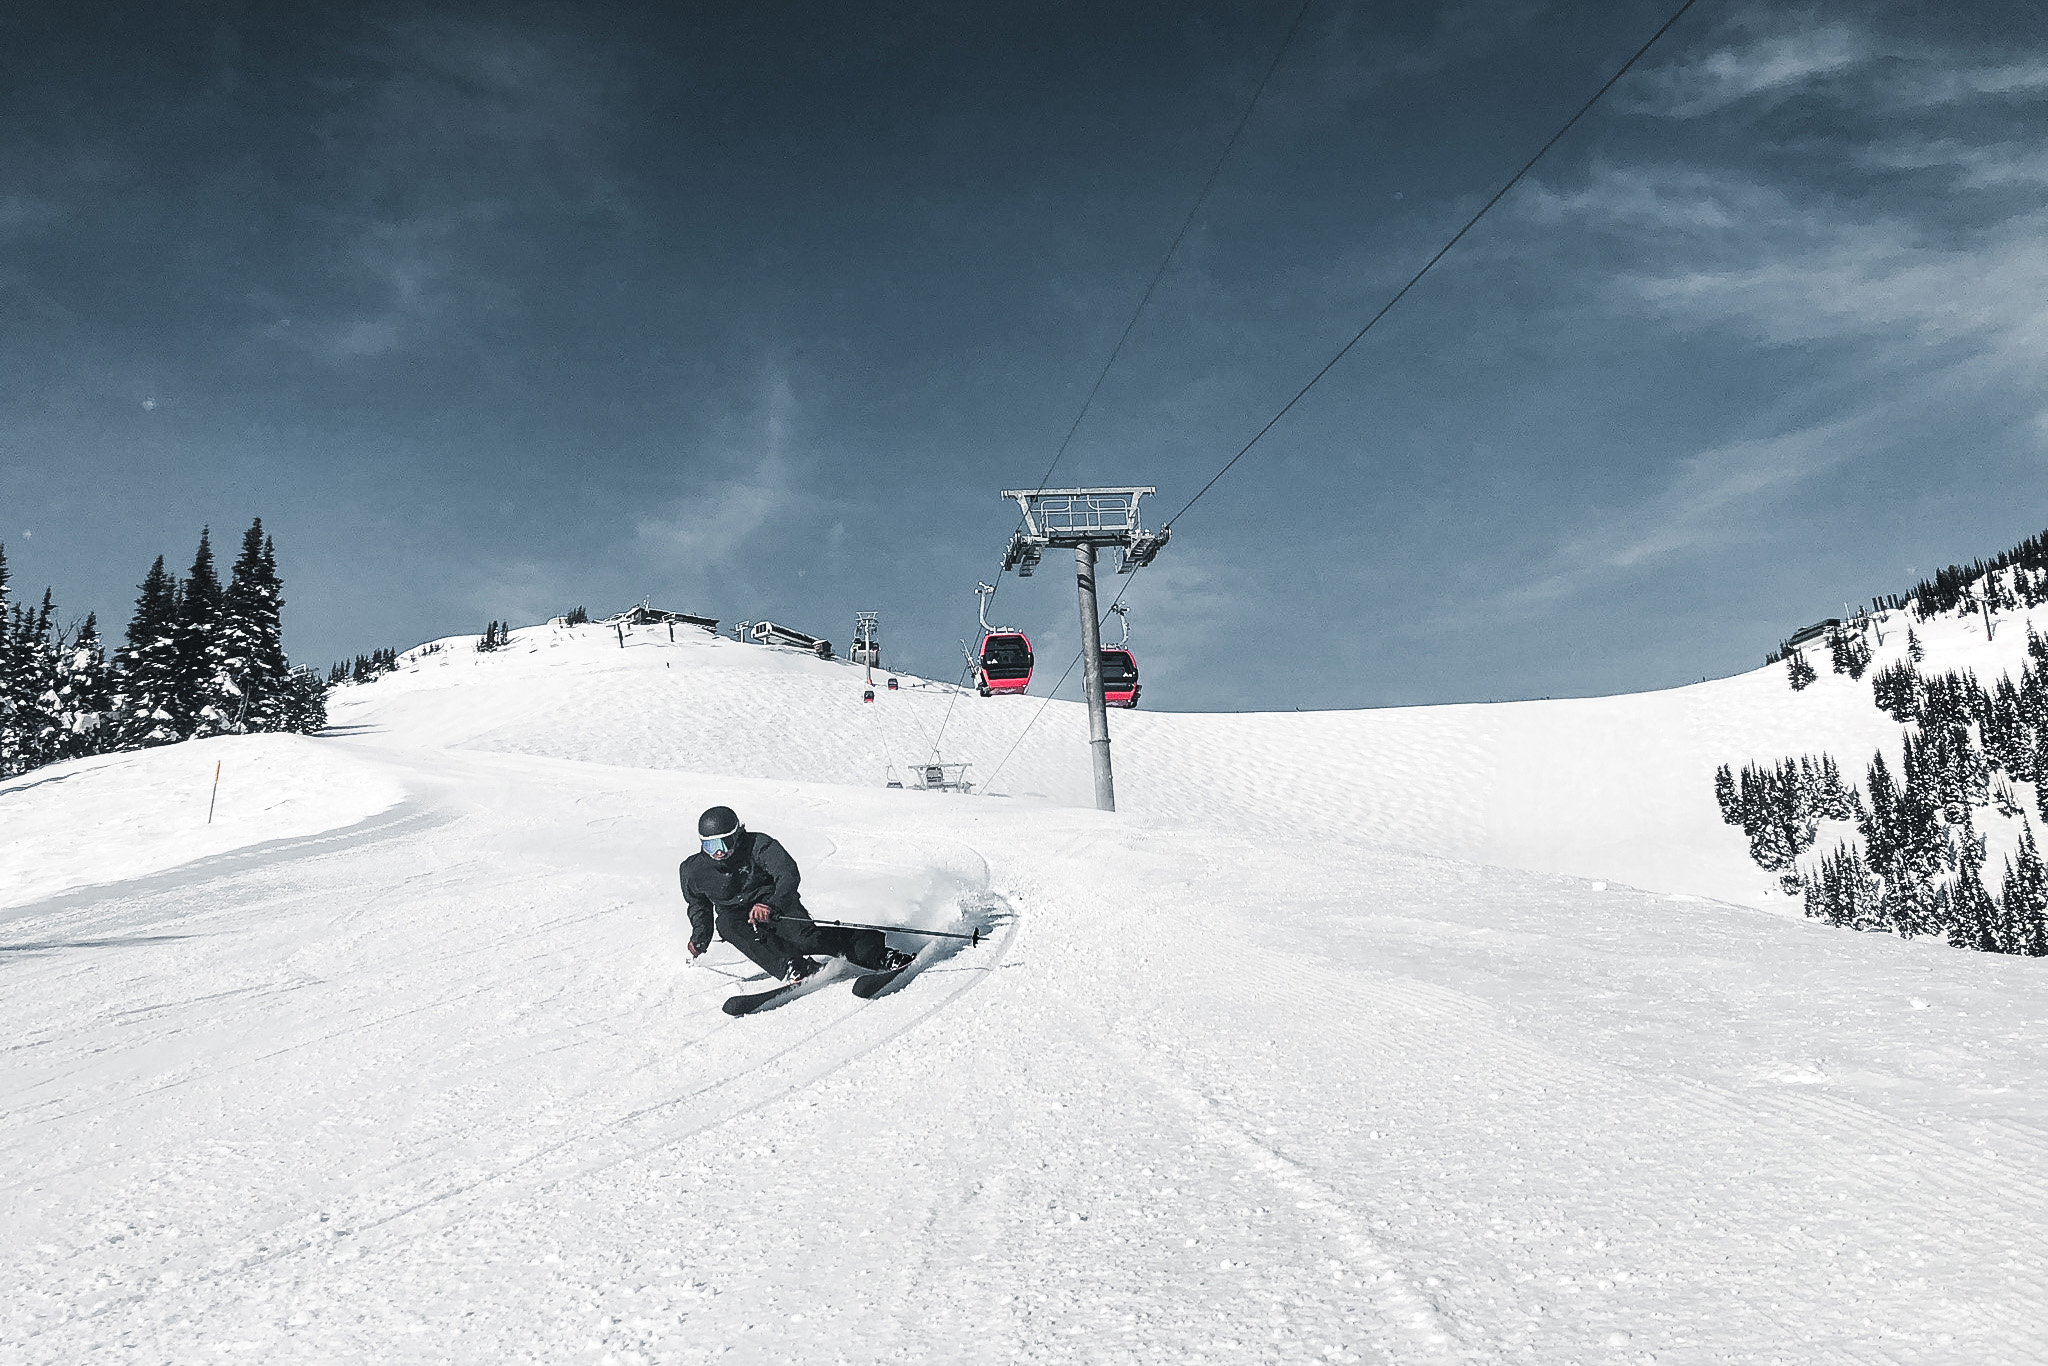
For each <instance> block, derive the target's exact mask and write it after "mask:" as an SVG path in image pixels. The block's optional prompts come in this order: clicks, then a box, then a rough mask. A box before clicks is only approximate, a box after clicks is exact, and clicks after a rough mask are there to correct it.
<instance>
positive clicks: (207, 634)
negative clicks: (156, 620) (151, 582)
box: [172, 527, 236, 736]
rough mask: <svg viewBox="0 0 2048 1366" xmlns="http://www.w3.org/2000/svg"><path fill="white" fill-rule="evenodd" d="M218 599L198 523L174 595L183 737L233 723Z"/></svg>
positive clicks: (204, 531)
mask: <svg viewBox="0 0 2048 1366" xmlns="http://www.w3.org/2000/svg"><path fill="white" fill-rule="evenodd" d="M221 597H222V594H221V587H220V575H219V574H218V573H217V572H216V571H215V570H214V567H213V542H212V534H211V531H210V529H209V528H206V527H201V528H200V529H199V549H198V550H197V551H196V552H195V553H194V554H193V556H192V571H191V573H189V574H188V575H186V578H185V582H184V585H183V586H182V588H181V589H180V591H179V594H178V629H177V637H176V639H177V646H178V695H177V703H176V705H175V706H174V707H173V709H172V712H173V714H174V715H175V716H176V717H177V718H178V729H179V733H180V734H181V735H183V736H201V735H219V734H221V733H223V732H225V731H228V730H231V729H233V726H234V703H235V700H236V699H235V698H234V696H233V694H232V693H230V692H228V691H227V689H226V688H225V687H224V686H223V685H224V683H225V682H226V670H225V668H224V667H223V664H222V659H221V641H220V615H221Z"/></svg>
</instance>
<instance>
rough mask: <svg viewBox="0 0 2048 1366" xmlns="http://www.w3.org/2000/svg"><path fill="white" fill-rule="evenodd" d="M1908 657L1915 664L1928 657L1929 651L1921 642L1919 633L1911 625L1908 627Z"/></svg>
mask: <svg viewBox="0 0 2048 1366" xmlns="http://www.w3.org/2000/svg"><path fill="white" fill-rule="evenodd" d="M1906 658H1907V659H1910V660H1912V661H1913V662H1914V663H1915V664H1918V663H1920V662H1921V661H1922V660H1924V659H1926V658H1927V651H1926V650H1925V649H1924V648H1923V647H1922V646H1921V644H1920V636H1919V633H1918V632H1916V631H1914V629H1913V628H1912V627H1910V626H1908V627H1907V628H1906Z"/></svg>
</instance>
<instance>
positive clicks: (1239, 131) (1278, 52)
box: [989, 0, 1315, 598]
mask: <svg viewBox="0 0 2048 1366" xmlns="http://www.w3.org/2000/svg"><path fill="white" fill-rule="evenodd" d="M1314 4H1315V0H1302V4H1301V8H1300V9H1299V10H1297V11H1295V15H1294V22H1293V23H1291V24H1289V25H1288V26H1287V32H1286V33H1285V34H1284V35H1282V36H1281V39H1280V46H1279V47H1277V48H1275V49H1274V50H1273V60H1272V61H1271V62H1268V63H1267V64H1266V74H1265V75H1263V76H1261V77H1259V83H1258V85H1257V86H1256V87H1255V88H1254V89H1253V90H1252V96H1251V98H1250V99H1249V100H1246V101H1245V106H1244V112H1243V113H1242V114H1240V115H1238V117H1237V126H1236V127H1234V128H1232V129H1231V130H1230V136H1229V138H1227V139H1226V140H1225V141H1224V143H1223V150H1222V151H1221V152H1220V153H1218V154H1217V157H1216V164H1215V165H1214V166H1211V167H1210V168H1209V178H1208V179H1207V180H1205V181H1203V182H1202V189H1201V192H1200V193H1199V194H1197V195H1196V196H1195V202H1194V203H1192V204H1190V205H1188V212H1187V216H1186V217H1185V218H1183V219H1181V222H1180V230H1179V231H1178V232H1176V233H1174V235H1173V241H1172V242H1170V243H1168V244H1167V248H1166V254H1165V255H1164V256H1162V257H1160V258H1159V268H1158V269H1157V270H1154V271H1153V272H1152V278H1151V279H1150V280H1148V281H1147V282H1146V284H1145V292H1144V293H1143V294H1142V295H1140V296H1139V298H1138V306H1137V307H1136V308H1134V309H1132V310H1131V316H1130V318H1129V319H1128V320H1127V321H1126V322H1125V323H1124V330H1123V332H1122V334H1121V335H1119V336H1118V337H1117V339H1116V345H1115V346H1113V347H1111V348H1110V352H1109V359H1108V360H1105V361H1104V362H1103V363H1102V369H1101V370H1100V371H1099V372H1097V374H1096V376H1095V383H1094V384H1093V385H1092V386H1091V387H1090V388H1089V390H1088V397H1086V398H1084V399H1082V400H1081V410H1080V411H1079V412H1077V413H1075V414H1074V421H1073V423H1072V425H1070V426H1069V427H1068V428H1067V434H1066V437H1065V438H1064V439H1063V440H1062V441H1061V442H1060V445H1059V449H1058V450H1057V451H1054V452H1053V457H1052V463H1051V464H1049V465H1047V466H1046V467H1045V473H1044V474H1042V475H1040V476H1039V478H1038V492H1040V493H1043V492H1045V490H1046V486H1047V485H1048V484H1050V483H1051V482H1052V472H1053V471H1054V470H1056V469H1058V468H1059V463H1060V461H1061V460H1062V459H1063V458H1065V456H1066V454H1067V447H1068V446H1070V445H1072V444H1073V441H1074V434H1075V433H1076V432H1078V431H1080V430H1081V423H1082V420H1083V419H1085V418H1086V417H1087V416H1088V410H1089V409H1090V408H1092V407H1094V406H1095V397H1096V395H1097V394H1099V393H1101V392H1102V385H1103V382H1104V381H1105V380H1107V379H1108V378H1109V372H1110V370H1111V369H1113V368H1114V367H1115V365H1116V362H1117V358H1118V357H1119V356H1121V355H1123V353H1124V346H1125V344H1126V343H1128V342H1129V341H1130V339H1131V333H1132V332H1133V331H1134V330H1136V328H1137V326H1138V319H1139V318H1140V317H1142V316H1144V313H1145V307H1146V305H1147V304H1149V303H1151V302H1152V294H1153V292H1154V291H1155V290H1157V289H1158V288H1159V282H1160V281H1161V280H1163V279H1165V278H1166V268H1167V267H1168V266H1170V265H1172V264H1173V258H1174V256H1175V255H1176V254H1177V253H1178V252H1179V251H1180V244H1181V241H1182V240H1183V239H1184V238H1186V237H1187V235H1188V229H1189V228H1191V227H1193V226H1194V223H1195V216H1196V215H1197V214H1199V213H1200V212H1201V211H1202V206H1203V205H1204V204H1206V203H1208V202H1209V192H1210V191H1211V190H1213V189H1215V188H1216V181H1217V178H1218V177H1219V176H1221V175H1222V174H1223V166H1224V163H1225V162H1227V161H1229V160H1230V154H1231V152H1232V151H1234V150H1235V149H1236V147H1237V140H1238V139H1239V138H1240V137H1242V136H1243V135H1244V130H1245V126H1246V125H1247V124H1249V123H1250V122H1251V121H1252V112H1253V111H1254V110H1256V109H1257V108H1258V107H1259V99H1260V97H1261V96H1263V95H1264V94H1265V93H1266V86H1267V85H1268V84H1269V83H1270V82H1271V81H1272V79H1273V73H1274V72H1276V71H1278V70H1279V69H1280V59H1281V58H1282V57H1284V56H1286V55H1287V49H1288V48H1289V47H1290V46H1292V45H1293V43H1294V35H1295V34H1296V33H1297V32H1298V31H1299V30H1300V28H1301V21H1302V20H1303V19H1306V18H1307V17H1308V12H1309V8H1310V7H1311V6H1312V5H1314ZM1023 529H1024V517H1023V514H1022V513H1019V514H1018V517H1017V527H1016V530H1018V531H1021V530H1023ZM1012 534H1013V535H1014V534H1015V533H1014V532H1013V533H1012ZM996 587H997V588H998V589H1000V588H1001V587H1002V576H1001V575H998V576H997V577H996ZM989 596H990V597H991V598H993V597H994V594H990V595H989Z"/></svg>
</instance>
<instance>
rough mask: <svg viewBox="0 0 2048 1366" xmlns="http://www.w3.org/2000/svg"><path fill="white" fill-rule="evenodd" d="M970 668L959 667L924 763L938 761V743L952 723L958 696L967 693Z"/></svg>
mask: <svg viewBox="0 0 2048 1366" xmlns="http://www.w3.org/2000/svg"><path fill="white" fill-rule="evenodd" d="M972 668H973V666H972V665H969V664H963V665H961V666H960V681H959V682H958V683H956V684H955V685H954V686H953V695H952V696H951V697H950V698H948V699H947V700H946V714H945V715H944V716H942V717H940V718H939V733H938V736H937V738H936V739H934V740H933V741H932V757H931V758H930V759H929V760H927V761H926V762H928V763H934V764H935V763H937V762H938V761H939V741H940V740H943V739H945V738H946V727H947V726H949V725H951V724H952V723H953V708H954V706H955V705H956V704H957V703H958V702H959V701H960V694H961V693H963V692H966V691H967V675H968V673H969V672H970V671H971V670H972Z"/></svg>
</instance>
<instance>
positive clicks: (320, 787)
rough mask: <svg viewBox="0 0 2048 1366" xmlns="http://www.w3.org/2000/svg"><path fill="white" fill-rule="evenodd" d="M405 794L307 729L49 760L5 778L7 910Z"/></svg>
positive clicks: (2, 899)
mask: <svg viewBox="0 0 2048 1366" xmlns="http://www.w3.org/2000/svg"><path fill="white" fill-rule="evenodd" d="M216 765H218V766H219V771H220V788H219V793H218V798H217V799H216V798H215V794H214V770H215V766H216ZM403 796H404V791H403V789H402V788H401V787H400V786H399V784H398V783H397V782H396V781H395V780H394V779H393V778H392V777H390V776H389V774H388V773H387V772H386V771H385V770H383V769H382V768H380V767H378V766H375V765H372V764H368V763H365V762H363V761H362V760H360V759H355V758H352V757H350V756H348V755H346V754H342V753H339V752H338V751H337V750H336V749H335V747H334V746H333V745H332V744H328V743H324V742H322V741H320V740H315V739H309V738H307V737H305V736H302V735H235V736H221V737H218V738H216V739H211V740H195V741H190V742H188V743H185V744H180V745H167V746H164V747H163V748H161V749H145V750H136V751H133V752H130V753H126V754H105V755H98V756H95V757H93V758H90V759H75V760H72V761H70V762H68V763H61V764H51V765H49V766H48V767H45V768H39V769H35V770H34V771H32V772H29V773H25V774H22V775H21V776H20V777H18V778H14V779H10V780H9V781H8V782H6V783H5V784H0V830H4V831H5V832H6V838H5V839H4V840H0V908H5V907H11V906H21V905H26V904H28V903H30V902H35V901H40V900H42V899H44V898H46V897H50V896H53V895H56V894H57V893H60V892H65V891H70V890H72V889H74V888H78V887H86V886H94V885H99V884H104V883H113V882H121V881H125V880H127V879H130V878H136V877H143V876H146V875H148V874H151V873H160V872H163V871H165V870H167V869H171V868H176V867H178V866H180V865H182V864H186V863H190V862H192V861H193V860H195V859H202V858H207V857H210V856H213V855H217V854H225V853H230V852H232V851H234V850H238V849H245V848H248V847H249V846H251V845H256V844H263V843H266V842H268V841H271V840H281V839H294V838H302V837H305V836H308V835H317V834H322V833H324V832H326V831H329V830H335V829H339V828H341V827H343V826H347V825H353V824H355V823H356V822H357V821H361V820H364V819H366V818H368V817H370V816H374V815H376V814H377V813H378V812H380V811H384V810H386V809H388V808H389V807H391V806H393V805H395V804H396V803H397V802H398V801H399V800H400V799H401V798H402V797H403ZM209 802H212V805H213V809H212V812H211V819H210V820H209V818H208V814H209V813H208V804H209Z"/></svg>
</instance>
